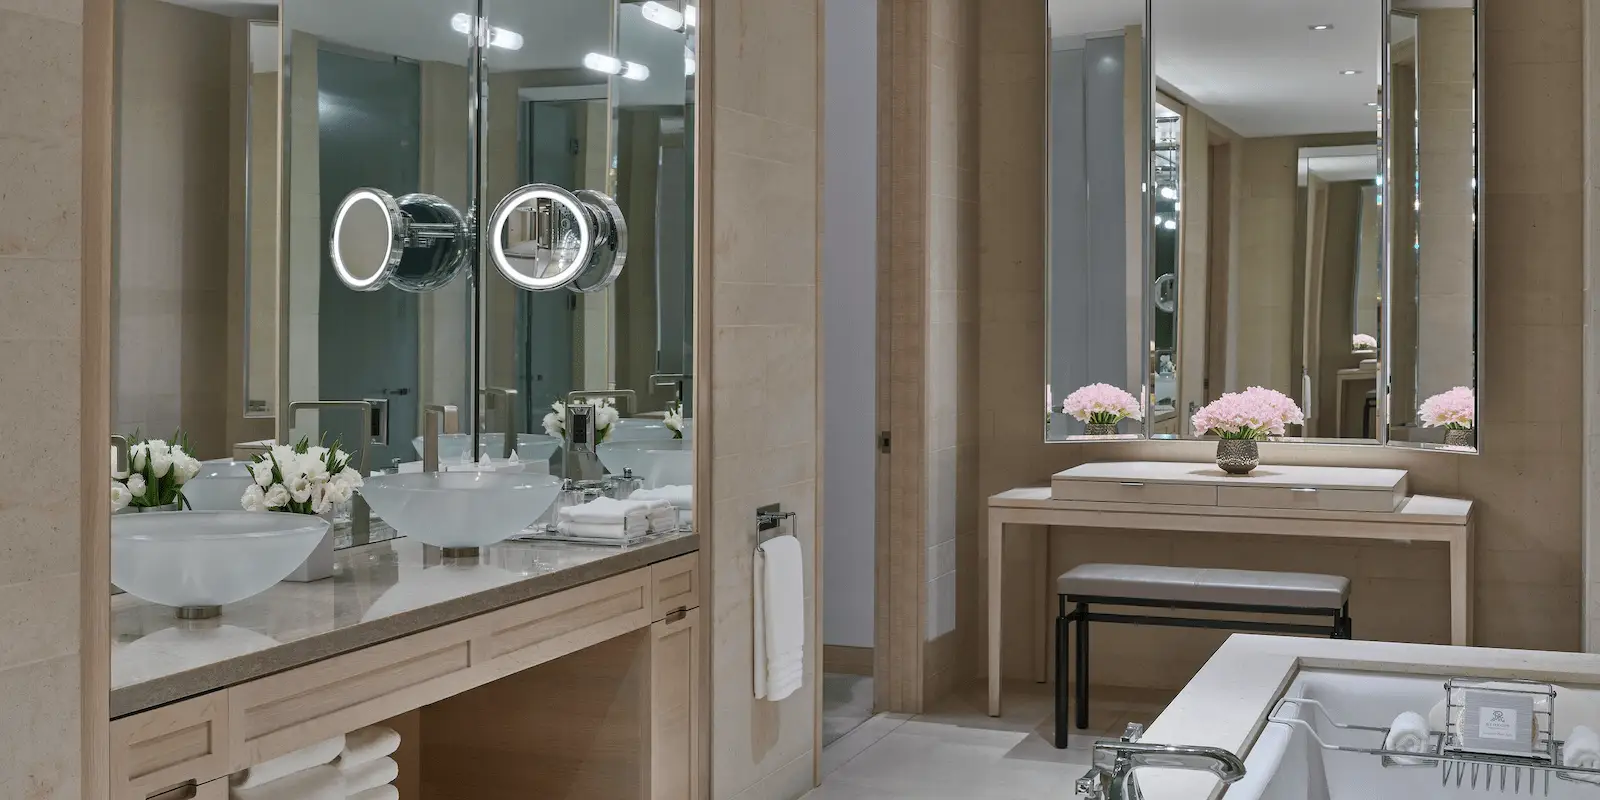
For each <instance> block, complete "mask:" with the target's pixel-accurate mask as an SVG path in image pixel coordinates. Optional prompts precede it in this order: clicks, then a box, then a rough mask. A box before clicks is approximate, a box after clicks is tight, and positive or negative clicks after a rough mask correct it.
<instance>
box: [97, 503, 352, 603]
mask: <svg viewBox="0 0 1600 800" xmlns="http://www.w3.org/2000/svg"><path fill="white" fill-rule="evenodd" d="M328 525H329V523H328V521H327V520H325V519H322V518H321V517H312V516H306V515H304V514H277V513H270V512H250V511H166V512H156V513H150V514H118V515H116V516H114V517H112V518H111V582H112V583H114V584H116V585H117V586H119V587H121V588H122V590H123V591H125V592H127V593H128V594H131V595H133V596H134V597H137V598H139V599H141V600H148V601H149V602H152V603H157V604H160V605H164V606H173V607H175V608H179V609H210V610H211V613H214V612H215V608H216V607H217V606H225V605H227V604H229V603H237V602H239V601H240V600H244V599H246V598H248V597H253V596H255V595H258V594H260V593H262V592H264V591H266V590H267V589H269V588H271V587H272V585H273V584H275V583H277V582H278V581H280V580H283V578H284V577H286V576H287V575H288V574H289V573H291V572H294V570H295V568H296V567H298V566H300V564H301V562H303V561H305V560H306V557H307V556H309V555H311V552H312V551H313V550H315V549H316V547H317V545H318V544H319V543H320V542H321V541H322V537H323V536H325V535H327V533H328Z"/></svg>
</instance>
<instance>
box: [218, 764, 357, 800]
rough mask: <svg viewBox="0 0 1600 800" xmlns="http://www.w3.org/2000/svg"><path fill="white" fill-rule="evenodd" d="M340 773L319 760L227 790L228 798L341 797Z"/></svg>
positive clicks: (293, 799) (321, 799)
mask: <svg viewBox="0 0 1600 800" xmlns="http://www.w3.org/2000/svg"><path fill="white" fill-rule="evenodd" d="M346 796H347V795H346V793H345V790H344V776H343V775H341V774H340V773H339V770H337V769H335V768H333V767H331V766H328V765H327V764H323V765H321V766H316V767H312V768H311V769H308V770H302V771H300V772H296V773H294V774H293V775H289V776H286V777H283V778H279V779H277V780H275V781H272V782H271V783H267V784H263V785H261V786H252V787H239V786H235V787H233V788H231V789H229V790H228V797H229V798H231V800H345V797H346Z"/></svg>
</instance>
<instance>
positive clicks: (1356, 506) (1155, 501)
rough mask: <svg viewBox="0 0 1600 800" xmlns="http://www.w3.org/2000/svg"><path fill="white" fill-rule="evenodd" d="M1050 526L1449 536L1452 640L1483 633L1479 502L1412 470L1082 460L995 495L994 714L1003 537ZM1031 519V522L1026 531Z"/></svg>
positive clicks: (1039, 592)
mask: <svg viewBox="0 0 1600 800" xmlns="http://www.w3.org/2000/svg"><path fill="white" fill-rule="evenodd" d="M1007 525H1012V526H1019V527H1018V528H1017V530H1031V531H1035V532H1038V531H1044V532H1048V531H1049V529H1050V528H1051V527H1055V526H1061V527H1077V528H1111V529H1125V530H1149V531H1192V532H1196V533H1206V532H1211V533H1233V534H1260V535H1265V536H1310V537H1318V538H1325V539H1377V540H1385V541H1407V542H1410V541H1417V542H1443V543H1445V544H1447V545H1448V546H1449V551H1450V641H1451V643H1452V644H1456V645H1467V644H1470V643H1471V641H1470V639H1471V631H1472V598H1471V591H1472V546H1471V544H1472V501H1470V500H1457V499H1452V498H1445V497H1430V496H1426V495H1411V494H1409V493H1408V486H1407V480H1406V473H1405V472H1404V471H1403V470H1393V469H1359V468H1350V467H1295V466H1279V465H1263V466H1261V467H1258V468H1256V470H1255V471H1254V472H1252V473H1251V474H1249V475H1244V476H1234V475H1228V474H1227V473H1224V472H1223V471H1222V470H1221V469H1218V468H1217V466H1216V465H1215V464H1210V463H1204V464H1202V463H1186V462H1158V461H1114V462H1102V463H1094V464H1082V465H1079V466H1077V467H1073V468H1072V469H1069V470H1066V471H1064V472H1058V473H1056V474H1055V475H1054V476H1053V477H1052V478H1051V485H1050V486H1048V487H1025V488H1018V489H1011V490H1009V491H1005V492H1001V493H1000V494H997V495H994V496H993V497H990V498H989V537H988V547H987V567H986V573H987V580H988V596H987V605H988V617H989V642H988V647H989V654H988V655H989V714H990V715H991V716H999V714H1000V676H1001V674H1002V669H1001V667H1002V665H1001V663H1000V660H1001V659H1000V651H1001V641H1002V631H1001V623H1002V612H1001V594H1002V593H1001V589H1002V586H1003V582H1004V576H1003V575H1002V569H1001V567H1002V565H1003V564H1004V563H1005V562H1004V558H1003V556H1004V549H1003V548H1004V545H1005V542H1004V535H1003V534H1004V533H1005V531H1006V526H1007ZM1020 526H1032V527H1029V528H1022V527H1020ZM1045 541H1046V557H1045V558H1044V559H1041V563H1040V570H1039V575H1038V576H1037V580H1038V581H1039V584H1040V585H1039V586H1038V587H1037V589H1036V590H1035V592H1034V594H1035V595H1036V598H1035V608H1034V614H1033V616H1034V619H1033V620H1032V623H1031V624H1033V625H1034V626H1035V627H1036V630H1037V631H1038V632H1039V634H1038V635H1036V636H1035V645H1034V660H1035V662H1036V663H1035V667H1036V670H1037V677H1038V679H1039V680H1040V681H1041V682H1042V681H1043V680H1044V679H1045V675H1046V674H1047V673H1046V671H1047V669H1048V649H1049V648H1048V647H1047V646H1045V639H1046V638H1047V637H1046V636H1044V635H1043V633H1044V632H1045V631H1047V630H1048V629H1049V625H1050V613H1051V611H1050V609H1051V607H1052V597H1051V594H1052V591H1051V588H1050V587H1051V586H1052V585H1053V583H1054V581H1055V578H1056V576H1055V575H1054V574H1052V573H1051V566H1050V558H1049V557H1048V542H1049V539H1048V536H1047V537H1046V540H1045Z"/></svg>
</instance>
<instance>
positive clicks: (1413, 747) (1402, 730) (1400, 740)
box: [1383, 711, 1433, 764]
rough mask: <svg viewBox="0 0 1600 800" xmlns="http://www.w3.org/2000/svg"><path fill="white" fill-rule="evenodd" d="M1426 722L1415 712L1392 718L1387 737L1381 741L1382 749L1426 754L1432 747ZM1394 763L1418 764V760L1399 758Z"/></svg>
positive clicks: (1431, 739) (1419, 761) (1419, 760)
mask: <svg viewBox="0 0 1600 800" xmlns="http://www.w3.org/2000/svg"><path fill="white" fill-rule="evenodd" d="M1430 733H1431V730H1430V729H1429V728H1428V721H1427V720H1426V719H1423V717H1422V715H1421V714H1418V713H1417V712H1415V711H1407V712H1405V713H1403V714H1401V715H1400V716H1398V717H1395V718H1394V722H1392V723H1390V725H1389V735H1388V736H1386V737H1384V739H1383V749H1385V750H1398V751H1400V752H1403V753H1426V752H1428V751H1429V749H1430V748H1431V747H1432V746H1433V737H1432V736H1431V735H1429V734H1430ZM1395 761H1398V762H1400V763H1402V764H1420V763H1422V759H1420V758H1400V757H1396V758H1395Z"/></svg>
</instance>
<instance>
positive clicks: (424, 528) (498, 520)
mask: <svg viewBox="0 0 1600 800" xmlns="http://www.w3.org/2000/svg"><path fill="white" fill-rule="evenodd" d="M358 491H360V492H361V494H362V496H363V497H366V498H367V503H368V505H371V506H372V510H373V512H374V513H376V514H377V515H378V516H380V517H382V518H383V519H384V521H385V522H388V523H389V525H391V526H392V527H393V528H394V529H395V530H397V531H399V532H401V533H403V534H405V535H406V536H410V537H411V538H413V539H416V540H418V541H420V542H423V543H424V544H431V545H433V546H435V547H485V546H488V545H491V544H494V543H495V542H500V541H504V540H505V539H507V538H510V537H511V536H515V535H516V534H517V533H520V532H521V531H522V529H523V528H526V527H528V526H529V525H531V524H533V521H534V520H536V519H538V518H539V516H540V515H541V514H543V513H544V512H545V511H546V510H547V509H548V508H550V504H551V503H553V502H555V499H556V495H557V494H560V492H561V481H560V480H559V479H557V478H553V477H551V476H549V475H533V474H528V473H517V472H444V473H409V474H402V475H378V476H375V477H372V478H368V479H367V483H366V485H365V486H363V487H361V488H360V489H359V490H358Z"/></svg>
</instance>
